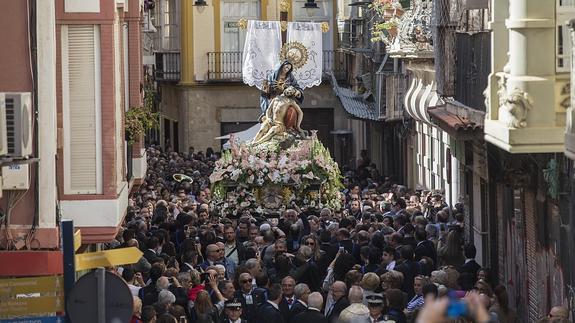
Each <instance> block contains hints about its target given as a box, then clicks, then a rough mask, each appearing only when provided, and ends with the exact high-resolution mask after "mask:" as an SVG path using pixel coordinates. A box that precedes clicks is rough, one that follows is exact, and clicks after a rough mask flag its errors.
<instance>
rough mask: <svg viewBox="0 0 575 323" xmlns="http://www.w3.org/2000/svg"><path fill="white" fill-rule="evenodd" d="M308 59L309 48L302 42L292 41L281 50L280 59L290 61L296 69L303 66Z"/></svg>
mask: <svg viewBox="0 0 575 323" xmlns="http://www.w3.org/2000/svg"><path fill="white" fill-rule="evenodd" d="M307 59H308V52H307V48H306V47H305V46H304V45H303V44H302V43H300V42H298V41H291V42H289V43H285V44H284V45H283V46H282V49H281V51H280V60H281V61H288V62H290V63H291V64H292V65H293V68H294V69H298V68H300V67H303V66H304V65H305V63H307Z"/></svg>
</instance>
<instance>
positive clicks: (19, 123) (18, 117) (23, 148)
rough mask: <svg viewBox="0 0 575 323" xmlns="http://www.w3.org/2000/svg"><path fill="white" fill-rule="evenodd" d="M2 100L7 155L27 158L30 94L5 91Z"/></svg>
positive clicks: (30, 147) (29, 151) (29, 143)
mask: <svg viewBox="0 0 575 323" xmlns="http://www.w3.org/2000/svg"><path fill="white" fill-rule="evenodd" d="M4 102H5V104H4V105H5V113H6V122H5V125H6V133H7V136H6V137H7V138H6V141H7V146H8V147H7V148H8V149H7V155H8V156H10V157H14V158H27V157H29V156H30V155H32V118H33V112H32V111H33V110H32V94H31V93H30V92H20V93H9V92H7V93H4ZM0 118H1V117H0Z"/></svg>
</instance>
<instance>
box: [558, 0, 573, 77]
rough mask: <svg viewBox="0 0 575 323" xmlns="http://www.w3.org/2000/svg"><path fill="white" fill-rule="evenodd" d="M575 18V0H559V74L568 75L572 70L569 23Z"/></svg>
mask: <svg viewBox="0 0 575 323" xmlns="http://www.w3.org/2000/svg"><path fill="white" fill-rule="evenodd" d="M574 16H575V0H557V16H556V18H555V21H556V25H557V28H556V32H555V44H556V46H555V54H556V55H555V56H556V62H555V68H556V72H557V73H568V72H569V70H570V68H571V48H572V46H573V44H572V43H571V37H570V34H569V27H568V26H567V22H568V21H569V20H570V19H571V18H572V17H574Z"/></svg>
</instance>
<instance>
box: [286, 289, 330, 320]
mask: <svg viewBox="0 0 575 323" xmlns="http://www.w3.org/2000/svg"><path fill="white" fill-rule="evenodd" d="M307 299H308V308H307V309H306V310H305V311H303V312H302V313H299V314H297V315H296V316H294V317H293V318H292V322H297V323H328V321H327V318H326V317H325V316H324V315H323V313H322V312H321V311H320V308H321V306H322V305H323V297H322V296H321V294H320V293H318V292H315V293H311V294H309V296H308V298H307Z"/></svg>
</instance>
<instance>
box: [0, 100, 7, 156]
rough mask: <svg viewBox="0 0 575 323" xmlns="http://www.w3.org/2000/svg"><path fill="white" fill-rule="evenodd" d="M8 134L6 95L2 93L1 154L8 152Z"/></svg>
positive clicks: (0, 114) (0, 115) (0, 108)
mask: <svg viewBox="0 0 575 323" xmlns="http://www.w3.org/2000/svg"><path fill="white" fill-rule="evenodd" d="M7 139H8V136H7V133H6V95H5V94H4V93H0V156H4V155H6V154H8V140H7Z"/></svg>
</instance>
